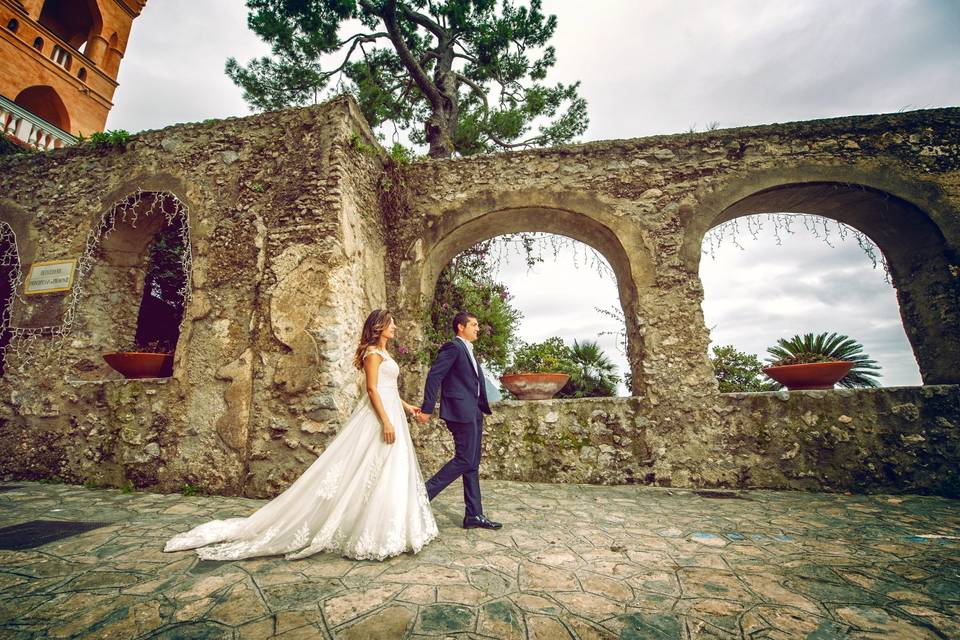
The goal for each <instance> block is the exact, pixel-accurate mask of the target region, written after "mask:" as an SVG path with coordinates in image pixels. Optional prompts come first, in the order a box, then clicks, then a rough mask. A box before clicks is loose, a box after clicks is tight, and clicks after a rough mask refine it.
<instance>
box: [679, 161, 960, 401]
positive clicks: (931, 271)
mask: <svg viewBox="0 0 960 640" xmlns="http://www.w3.org/2000/svg"><path fill="white" fill-rule="evenodd" d="M790 173H792V174H793V176H792V178H791V177H788V176H787V175H782V174H781V173H780V172H771V173H768V174H761V175H758V176H751V177H749V178H747V179H744V180H742V181H738V182H736V183H734V184H731V185H730V186H729V187H728V188H727V189H725V190H723V191H721V192H718V194H716V195H715V196H714V197H712V198H711V199H710V201H709V202H707V206H706V207H702V208H701V210H700V211H699V212H698V214H697V215H695V216H694V219H693V221H692V223H691V225H690V226H689V227H688V230H687V235H686V237H685V240H684V251H683V253H684V258H685V261H686V262H687V263H688V265H689V267H690V268H691V269H692V270H693V272H694V273H696V272H697V268H698V263H699V258H700V246H701V244H702V242H703V237H704V235H705V234H706V232H707V231H708V230H709V229H711V228H712V227H714V226H716V225H719V224H722V223H723V222H726V221H728V220H732V219H735V218H738V217H742V216H747V215H753V214H762V213H779V212H788V213H806V214H811V215H817V216H822V217H824V218H829V219H832V220H836V221H838V222H842V223H844V224H847V225H849V226H851V227H853V228H855V229H857V230H858V231H860V232H862V233H863V234H865V235H866V236H867V237H869V238H870V239H871V240H872V241H873V242H874V243H875V244H876V245H877V247H878V248H879V249H880V251H881V252H882V253H883V255H884V258H885V259H886V261H887V264H888V266H889V269H890V277H891V279H892V281H893V285H894V288H895V289H896V292H897V299H898V301H899V304H900V314H901V318H902V320H903V325H904V329H905V331H906V335H907V338H908V340H909V341H910V344H911V346H912V347H913V351H914V355H915V356H916V358H917V364H918V365H919V368H920V375H921V377H922V379H923V382H924V384H956V383H958V382H960V373H958V367H960V339H958V338H960V279H958V277H957V275H955V274H956V273H957V271H958V269H960V256H958V248H960V244H958V242H957V238H958V237H960V234H958V229H957V223H956V222H955V220H956V219H957V218H956V214H954V215H952V216H951V215H950V214H949V213H948V212H947V211H945V210H944V205H941V204H940V203H939V193H938V192H937V191H936V189H935V188H933V187H931V186H928V185H925V184H923V183H922V182H920V181H911V182H908V181H906V180H903V179H896V178H892V177H891V176H889V175H886V176H883V178H882V179H878V177H877V176H875V175H869V174H865V173H862V172H857V173H858V174H859V175H850V174H851V173H852V172H851V171H850V170H849V169H847V170H841V171H840V172H839V173H842V174H844V175H840V176H837V177H839V178H840V179H839V180H837V179H832V180H831V179H829V175H830V171H829V170H826V171H825V170H824V168H819V169H817V170H815V171H808V172H804V171H802V170H801V171H793V172H790ZM804 173H806V175H804ZM798 178H800V179H798ZM804 178H809V179H804ZM694 249H695V250H696V253H695V254H694V253H693V252H694Z"/></svg>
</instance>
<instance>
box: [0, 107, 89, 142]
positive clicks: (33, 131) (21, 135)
mask: <svg viewBox="0 0 960 640" xmlns="http://www.w3.org/2000/svg"><path fill="white" fill-rule="evenodd" d="M0 128H2V129H3V135H5V136H7V137H9V138H13V139H14V141H16V142H17V143H19V144H21V145H24V146H27V147H29V148H31V149H36V150H38V151H49V150H50V149H59V148H60V147H64V146H69V145H72V144H76V143H77V138H75V137H74V136H72V135H70V134H69V133H67V132H66V131H64V130H62V129H60V128H59V127H56V126H54V125H52V124H50V123H49V122H47V121H46V120H44V119H43V118H39V117H37V116H36V115H34V114H32V113H30V112H29V111H27V110H26V109H24V108H23V107H20V106H19V105H17V104H15V103H14V102H12V101H11V100H8V99H7V98H4V97H3V96H0Z"/></svg>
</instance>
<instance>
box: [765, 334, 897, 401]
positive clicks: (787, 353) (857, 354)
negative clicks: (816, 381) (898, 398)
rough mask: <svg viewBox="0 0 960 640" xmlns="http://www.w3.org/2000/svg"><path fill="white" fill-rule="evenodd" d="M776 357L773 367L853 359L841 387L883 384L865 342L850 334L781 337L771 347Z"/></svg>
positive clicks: (773, 358) (850, 360)
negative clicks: (855, 338) (864, 350)
mask: <svg viewBox="0 0 960 640" xmlns="http://www.w3.org/2000/svg"><path fill="white" fill-rule="evenodd" d="M767 353H769V354H770V355H771V356H773V357H772V358H767V362H769V363H770V364H769V366H782V365H790V364H809V363H813V362H835V361H837V360H844V361H848V362H853V368H851V369H850V373H848V374H847V375H846V376H844V378H843V379H842V380H840V382H839V383H838V384H839V385H840V386H841V387H846V388H848V389H849V388H853V387H879V386H880V383H879V381H878V378H879V375H880V374H879V373H876V372H877V371H880V366H879V365H878V364H877V363H876V361H875V360H871V359H870V357H869V356H868V355H867V354H865V353H863V345H862V344H860V343H859V342H857V341H856V340H854V339H853V338H850V337H848V336H845V335H842V334H836V333H830V334H828V333H821V334H818V335H813V334H812V333H806V334H804V335H802V336H800V335H796V336H793V337H792V338H790V339H789V340H786V339H784V338H780V339H779V340H777V344H776V346H773V347H769V348H768V349H767Z"/></svg>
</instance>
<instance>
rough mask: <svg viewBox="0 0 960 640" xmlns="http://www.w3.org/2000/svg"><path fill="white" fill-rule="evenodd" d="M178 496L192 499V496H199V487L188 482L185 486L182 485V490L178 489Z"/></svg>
mask: <svg viewBox="0 0 960 640" xmlns="http://www.w3.org/2000/svg"><path fill="white" fill-rule="evenodd" d="M180 494H181V495H183V496H186V497H187V498H192V497H193V496H198V495H200V489H199V487H196V486H194V485H192V484H190V483H189V482H188V483H187V484H185V485H183V488H182V489H180Z"/></svg>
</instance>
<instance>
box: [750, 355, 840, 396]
mask: <svg viewBox="0 0 960 640" xmlns="http://www.w3.org/2000/svg"><path fill="white" fill-rule="evenodd" d="M852 368H853V363H852V362H848V361H845V360H839V361H836V362H811V363H810V364H787V365H783V366H779V367H765V368H764V369H763V372H764V373H765V374H767V375H768V376H770V377H771V378H773V379H774V380H776V381H777V382H779V383H780V384H782V385H783V386H785V387H786V388H787V389H789V390H790V391H802V390H805V389H833V386H834V385H835V384H837V383H838V382H840V380H842V379H843V377H844V376H845V375H847V374H848V373H850V369H852Z"/></svg>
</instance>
